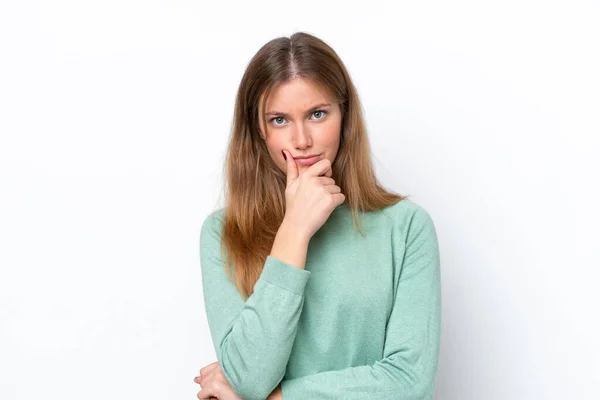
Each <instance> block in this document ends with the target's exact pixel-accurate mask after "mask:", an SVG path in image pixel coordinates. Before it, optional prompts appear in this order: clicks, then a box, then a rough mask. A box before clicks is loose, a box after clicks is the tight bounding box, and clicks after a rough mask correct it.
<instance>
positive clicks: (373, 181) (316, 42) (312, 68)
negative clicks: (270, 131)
mask: <svg viewBox="0 0 600 400" xmlns="http://www.w3.org/2000/svg"><path fill="white" fill-rule="evenodd" d="M296 77H303V78H308V79H310V80H312V82H315V83H316V84H318V85H319V86H320V87H323V88H326V89H327V90H329V91H330V93H333V95H334V96H335V98H336V100H337V102H338V103H339V105H340V108H341V112H342V125H341V129H342V132H341V134H340V146H339V150H338V153H337V155H336V158H335V160H334V162H333V163H332V172H333V174H332V178H333V179H334V180H335V183H336V185H338V186H339V187H340V188H341V191H342V193H344V195H345V201H344V202H345V203H346V205H347V206H348V207H349V209H350V210H351V212H352V220H353V226H354V228H355V230H356V229H358V230H359V231H360V233H361V234H362V235H363V236H364V232H363V231H362V228H361V226H360V222H359V211H360V212H364V211H371V210H380V209H382V208H384V207H386V206H389V205H392V204H395V203H397V202H398V201H401V200H403V199H405V198H407V197H408V196H401V195H398V194H396V193H392V192H389V191H387V190H386V189H385V188H383V187H382V185H381V184H380V183H379V182H378V180H377V178H376V176H375V173H374V169H373V165H372V161H371V150H370V146H369V140H368V137H367V133H366V128H365V123H364V120H363V115H362V106H361V104H360V100H359V97H358V94H357V91H356V88H355V87H354V84H353V83H352V80H351V79H350V75H349V74H348V72H347V70H346V68H345V66H344V64H343V63H342V61H341V59H340V58H339V57H338V55H337V54H336V52H335V51H334V50H333V49H332V48H331V47H330V46H329V45H328V44H326V43H325V42H324V41H322V40H321V39H319V38H317V37H315V36H312V35H310V34H308V33H305V32H297V33H295V34H293V35H291V36H290V37H289V38H287V37H279V38H276V39H273V40H271V41H269V42H268V43H266V44H265V45H264V46H263V47H262V48H260V49H259V51H258V52H257V53H256V54H255V55H254V57H253V58H252V59H251V61H250V63H249V64H248V66H247V68H246V71H245V72H244V75H243V77H242V80H241V82H240V85H239V88H238V92H237V96H236V100H235V108H234V117H233V123H232V130H231V136H230V141H229V145H228V148H227V153H226V160H225V165H224V168H225V170H224V176H225V177H226V182H225V218H224V225H223V232H222V241H221V245H222V247H221V250H222V256H223V259H224V260H225V264H226V270H227V273H228V275H229V279H231V281H232V282H233V283H234V284H235V285H236V287H237V289H238V291H239V292H240V294H241V296H242V298H244V299H245V300H246V299H247V298H248V297H249V296H250V295H251V294H252V293H253V292H254V284H255V283H256V281H257V280H258V278H259V276H260V274H261V272H262V269H263V265H264V263H265V260H266V258H267V256H268V255H269V253H270V251H271V248H272V246H273V242H274V240H275V235H276V234H277V231H278V229H279V226H280V225H281V223H282V221H283V217H284V215H285V206H286V202H285V187H286V175H285V173H284V172H283V171H281V170H280V169H279V167H277V165H276V164H275V162H274V161H273V160H272V159H271V157H270V155H269V153H268V150H267V147H266V143H265V141H264V140H263V138H262V136H261V132H260V124H259V119H258V118H259V102H260V101H261V99H262V109H263V110H264V109H265V105H266V102H267V98H268V96H269V94H270V92H271V91H272V89H273V88H275V87H276V86H277V85H278V84H281V83H284V82H286V81H289V80H291V79H293V78H296ZM262 118H263V126H265V127H266V126H267V124H266V120H265V116H264V115H263V116H262Z"/></svg>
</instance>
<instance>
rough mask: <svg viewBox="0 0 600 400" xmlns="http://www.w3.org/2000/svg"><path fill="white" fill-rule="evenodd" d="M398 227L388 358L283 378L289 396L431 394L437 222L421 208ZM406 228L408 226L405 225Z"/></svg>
mask: <svg viewBox="0 0 600 400" xmlns="http://www.w3.org/2000/svg"><path fill="white" fill-rule="evenodd" d="M406 225H407V226H408V228H407V233H406V235H405V234H403V233H402V232H401V229H400V228H399V227H398V225H397V224H396V225H395V226H394V232H393V233H392V240H393V241H394V262H395V264H396V265H401V266H402V267H401V269H400V274H399V278H398V279H399V280H398V281H397V282H398V283H397V287H396V291H395V299H394V304H393V308H392V311H391V314H390V316H389V320H388V323H387V326H386V337H385V342H384V348H383V355H382V356H383V358H382V359H381V360H378V361H376V362H375V363H374V364H373V365H364V366H355V367H350V368H346V369H342V370H337V371H325V372H320V373H317V374H313V375H307V376H303V377H299V378H295V379H289V380H283V381H282V382H281V389H282V394H283V400H296V399H323V400H333V399H348V400H357V399H390V400H391V399H394V400H423V399H431V398H432V397H433V393H434V389H435V377H436V372H437V365H438V355H439V341H440V323H441V293H440V292H441V290H440V289H441V282H440V256H439V249H438V242H437V236H436V231H435V227H434V224H433V221H432V220H431V218H430V216H429V214H428V213H427V212H426V211H425V210H424V209H422V208H418V209H417V211H416V212H415V213H414V214H413V215H412V218H411V219H410V221H409V222H408V224H406ZM405 229H406V228H405Z"/></svg>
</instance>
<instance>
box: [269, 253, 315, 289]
mask: <svg viewBox="0 0 600 400" xmlns="http://www.w3.org/2000/svg"><path fill="white" fill-rule="evenodd" d="M309 276H310V271H307V270H305V269H300V268H297V267H294V266H293V265H290V264H288V263H285V262H283V261H281V260H280V259H278V258H275V257H273V256H267V260H266V261H265V266H264V268H263V271H262V273H261V276H260V277H261V279H264V280H266V281H267V282H269V283H271V284H273V285H276V286H279V287H281V288H283V289H286V290H289V291H292V292H294V293H297V294H299V295H303V294H304V288H305V287H306V282H308V278H309Z"/></svg>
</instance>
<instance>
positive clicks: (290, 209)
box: [283, 150, 346, 238]
mask: <svg viewBox="0 0 600 400" xmlns="http://www.w3.org/2000/svg"><path fill="white" fill-rule="evenodd" d="M283 151H284V153H285V156H286V161H287V184H286V189H285V200H286V210H285V216H284V221H285V222H286V223H287V224H289V225H290V226H293V227H294V228H297V229H299V230H301V231H304V232H305V233H306V234H307V235H308V238H311V237H312V236H313V235H314V234H315V232H316V231H318V230H319V228H320V227H321V226H323V224H324V223H325V221H327V218H329V215H330V214H331V213H332V212H333V210H334V209H335V208H336V207H337V206H338V205H340V204H342V203H343V202H344V200H345V198H346V197H345V196H344V195H343V194H342V193H341V189H340V187H339V186H337V185H336V184H335V181H334V180H333V178H331V175H332V171H331V161H329V159H327V158H324V159H322V160H319V161H318V162H316V163H314V164H313V165H311V166H310V167H309V168H308V169H307V170H306V171H304V172H303V173H302V174H299V172H298V165H297V164H296V161H295V160H294V158H293V157H292V155H291V154H290V153H289V152H288V151H286V150H283Z"/></svg>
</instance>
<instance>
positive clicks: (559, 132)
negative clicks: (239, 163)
mask: <svg viewBox="0 0 600 400" xmlns="http://www.w3.org/2000/svg"><path fill="white" fill-rule="evenodd" d="M216 3H218V4H216ZM0 4H1V5H0V61H1V62H0V134H1V138H0V266H1V276H0V320H1V326H0V328H1V330H0V398H1V399H2V400H23V399H41V398H44V399H61V400H67V399H82V398H86V399H90V400H95V399H102V400H105V399H146V400H151V399H156V400H158V399H161V400H162V399H190V400H191V399H195V398H196V392H197V391H198V390H199V386H198V385H196V384H195V383H193V381H192V380H193V378H194V376H196V375H197V372H198V370H199V368H201V367H203V366H205V365H207V364H209V363H211V362H213V361H216V359H215V354H214V351H213V347H212V343H211V339H210V333H209V329H208V325H207V321H206V317H205V314H204V306H203V301H202V292H201V275H200V264H199V233H200V226H201V223H202V221H203V220H204V218H205V217H206V216H207V215H208V213H209V212H210V211H212V210H213V209H214V208H215V206H217V205H218V202H219V199H220V196H219V192H220V189H221V179H222V175H221V173H222V166H223V155H224V150H225V146H226V143H227V139H228V135H229V130H230V127H231V117H232V113H233V104H234V97H235V92H236V90H237V86H238V84H239V80H240V78H241V76H242V74H243V71H244V69H245V67H246V65H247V63H248V62H249V60H250V58H251V57H252V56H253V55H254V53H255V52H256V51H257V50H258V49H259V48H260V47H261V46H262V45H263V44H265V43H266V42H267V41H269V40H270V39H273V38H275V37H278V36H289V35H290V34H292V33H294V32H295V31H298V30H303V31H306V32H309V33H312V34H315V35H316V36H318V37H320V38H321V39H323V40H325V41H326V42H327V43H329V44H330V45H331V46H332V47H333V48H334V49H335V50H336V52H337V53H338V54H339V55H340V57H341V58H342V60H343V61H344V63H345V64H346V66H347V68H348V70H349V72H350V74H351V76H352V78H353V80H354V82H355V84H356V86H357V88H358V91H359V95H360V97H361V100H362V102H363V107H364V111H365V118H366V121H367V127H368V130H369V137H370V140H371V144H372V150H373V155H374V160H375V167H376V170H377V173H378V176H379V177H380V179H381V181H382V182H383V183H384V184H385V185H386V186H387V187H388V188H390V189H392V190H394V191H397V192H399V193H401V194H410V195H411V197H412V199H413V200H414V201H416V202H418V203H419V204H421V205H422V206H423V207H424V208H426V209H427V210H428V211H429V213H430V214H431V216H432V217H433V219H434V221H435V223H436V227H437V231H438V235H439V241H440V250H441V258H442V280H443V282H442V286H443V293H442V297H443V326H442V343H441V353H440V363H439V372H438V384H437V392H436V396H435V398H436V399H437V400H445V399H449V400H454V399H461V400H481V399H486V400H496V399H497V400H506V399H511V400H513V399H528V400H529V399H598V398H600V388H599V384H600V368H599V364H600V344H599V343H598V338H600V322H599V317H598V315H599V314H600V313H599V312H598V311H597V307H598V304H600V289H599V282H598V278H599V277H600V274H599V273H598V270H599V268H600V244H599V239H600V234H599V233H598V230H599V228H600V213H599V211H598V205H599V203H600V194H599V188H598V181H599V178H598V175H599V171H600V161H599V159H598V152H599V150H600V139H599V137H600V122H599V111H600V95H599V93H600V79H599V73H598V71H600V56H599V53H600V52H599V49H600V44H599V40H598V38H600V28H599V25H600V24H598V21H599V20H600V13H599V6H598V3H597V2H594V1H577V0H575V1H569V2H567V1H561V2H559V1H553V2H548V1H531V0H526V1H524V0H518V1H516V0H512V1H506V0H503V1H495V2H491V1H475V0H473V1H464V0H459V1H453V2H448V1H437V2H433V1H419V2H389V3H385V2H380V1H369V2H367V3H365V4H363V5H358V4H356V5H349V3H347V2H323V1H302V2H289V3H287V2H282V1H270V2H245V3H242V2H240V3H231V2H227V1H220V2H214V1H213V2H206V3H205V2H201V1H183V0H181V1H129V0H128V1H123V0H119V1H115V0H111V1H102V2H99V1H98V2H83V1H51V2H50V1H37V2H35V1H34V2H31V1H30V2H26V1H2V2H1V3H0Z"/></svg>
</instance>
